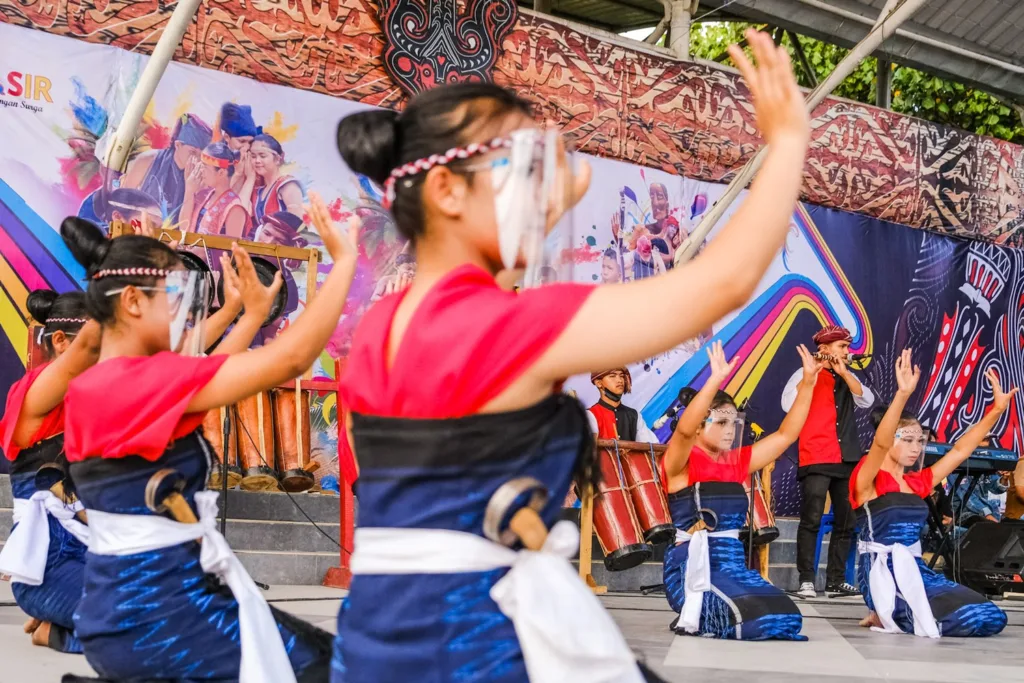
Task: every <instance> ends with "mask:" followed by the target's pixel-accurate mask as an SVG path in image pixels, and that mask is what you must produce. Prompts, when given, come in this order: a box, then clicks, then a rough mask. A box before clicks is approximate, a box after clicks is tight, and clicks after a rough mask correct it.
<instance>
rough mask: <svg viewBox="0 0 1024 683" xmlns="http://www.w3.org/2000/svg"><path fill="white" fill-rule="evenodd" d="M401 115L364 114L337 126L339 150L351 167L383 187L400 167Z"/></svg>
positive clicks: (369, 112) (349, 118)
mask: <svg viewBox="0 0 1024 683" xmlns="http://www.w3.org/2000/svg"><path fill="white" fill-rule="evenodd" d="M399 142H400V141H399V139H398V113H397V112H394V111H391V110H389V109H376V110H372V111H361V112H359V113H357V114H351V115H349V116H346V117H345V118H343V119H342V120H341V122H340V123H339V124H338V151H339V152H341V158H342V159H344V160H345V163H346V164H348V167H349V168H350V169H352V170H353V171H355V172H356V173H360V174H362V175H364V176H366V177H367V178H369V179H370V180H372V181H374V182H376V183H378V184H381V185H383V184H384V181H386V180H387V179H388V176H390V175H391V171H393V170H394V169H395V167H397V166H398V152H399V150H398V147H399Z"/></svg>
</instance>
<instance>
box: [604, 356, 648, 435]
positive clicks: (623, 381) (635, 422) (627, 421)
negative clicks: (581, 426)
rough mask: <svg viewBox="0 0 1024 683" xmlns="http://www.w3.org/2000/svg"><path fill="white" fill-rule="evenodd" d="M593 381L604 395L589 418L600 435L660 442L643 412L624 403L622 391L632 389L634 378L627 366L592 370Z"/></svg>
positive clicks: (623, 392) (626, 392) (626, 391)
mask: <svg viewBox="0 0 1024 683" xmlns="http://www.w3.org/2000/svg"><path fill="white" fill-rule="evenodd" d="M590 381H591V382H593V383H594V386H595V387H597V390H598V392H600V395H601V397H600V398H599V399H598V401H597V403H595V404H594V405H592V406H590V408H589V413H590V414H589V418H588V419H589V420H590V428H591V429H592V430H593V431H594V434H597V438H599V439H619V440H622V441H644V442H647V443H658V437H656V436H655V435H654V433H653V432H652V431H651V430H650V429H648V428H647V425H646V424H645V423H644V420H643V418H642V417H640V413H638V412H637V411H636V410H634V409H633V408H630V407H629V406H627V405H623V404H622V396H623V394H628V393H629V392H630V391H632V389H633V378H632V376H630V374H629V370H628V369H627V368H624V367H622V368H614V369H612V370H605V371H604V372H594V373H591V375H590Z"/></svg>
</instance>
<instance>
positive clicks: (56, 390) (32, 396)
mask: <svg viewBox="0 0 1024 683" xmlns="http://www.w3.org/2000/svg"><path fill="white" fill-rule="evenodd" d="M99 357H100V326H99V323H97V322H96V321H94V320H90V321H89V322H87V323H85V324H84V325H82V327H81V329H79V330H78V334H77V335H76V336H75V338H74V340H73V341H72V342H71V344H70V345H69V346H68V348H67V350H66V351H64V353H62V354H60V356H58V357H57V359H56V360H54V361H53V362H52V363H50V364H49V365H48V366H46V369H45V370H43V371H42V372H41V373H39V376H38V377H36V380H35V381H34V382H32V386H30V387H29V388H28V391H27V392H25V402H24V403H23V404H22V407H21V413H20V414H19V416H18V424H17V426H16V427H15V428H14V441H15V443H18V444H27V443H28V440H29V439H31V438H32V436H33V435H34V434H35V433H36V432H37V431H39V427H40V425H41V423H42V419H43V418H44V417H46V415H47V414H48V413H49V412H50V411H51V410H53V409H54V408H56V407H57V406H58V405H59V404H60V402H61V401H63V400H64V394H66V393H67V391H68V384H69V383H70V382H71V380H73V379H74V378H75V377H78V376H79V375H80V374H82V373H83V372H85V371H86V370H88V369H89V368H91V367H92V366H93V365H95V363H96V361H97V360H99Z"/></svg>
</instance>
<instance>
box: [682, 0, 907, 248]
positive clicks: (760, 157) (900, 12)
mask: <svg viewBox="0 0 1024 683" xmlns="http://www.w3.org/2000/svg"><path fill="white" fill-rule="evenodd" d="M925 2H927V0H904V2H902V3H901V4H900V5H899V6H898V7H897V8H896V9H894V10H893V11H892V13H891V14H889V15H882V16H879V18H878V21H876V22H875V25H874V27H873V28H872V29H871V31H870V32H868V34H867V35H866V36H864V40H862V41H860V42H859V43H857V45H856V47H854V48H853V49H852V50H850V52H849V54H847V55H846V58H845V59H843V61H841V62H839V64H837V65H836V68H835V69H834V70H833V71H832V73H830V74H829V75H828V77H827V78H826V79H825V80H823V81H822V82H821V83H819V84H818V87H816V88H815V89H814V90H812V91H811V93H810V94H809V95H808V96H807V111H814V108H815V107H817V106H818V105H819V104H820V103H821V102H822V100H824V99H825V98H826V97H827V96H828V95H829V93H831V92H832V91H833V90H835V89H836V86H838V85H839V84H840V83H842V82H843V80H844V79H845V78H846V77H847V76H849V75H850V74H851V73H853V71H854V69H856V68H857V65H858V64H860V62H861V60H863V59H864V58H865V57H867V56H868V55H870V54H871V53H872V52H874V51H875V49H876V48H877V47H878V46H879V45H881V44H882V42H883V41H884V40H885V39H886V38H888V37H890V36H891V35H893V33H895V32H896V29H897V28H898V27H899V26H900V24H902V23H903V22H905V21H906V20H907V19H909V18H910V16H911V15H913V14H914V12H916V11H917V9H918V8H919V7H921V5H923V4H924V3H925ZM767 150H768V147H767V145H766V146H764V147H762V148H761V149H760V150H758V152H757V154H755V155H754V156H753V157H752V158H751V159H750V161H748V162H747V164H746V165H745V166H744V167H743V168H742V169H740V172H739V173H737V174H736V177H735V178H733V180H732V182H731V183H729V187H727V188H726V190H725V193H724V194H723V195H722V197H721V198H720V199H719V200H718V201H717V202H716V203H715V205H714V206H713V207H711V210H710V211H708V213H707V215H706V216H704V218H703V219H702V220H701V222H700V224H699V225H697V227H696V228H694V230H693V232H692V233H691V234H690V241H689V244H688V245H687V246H686V249H684V250H682V251H680V252H677V253H676V259H675V263H676V265H679V264H680V263H685V262H686V261H689V260H690V259H691V258H693V256H694V254H696V253H697V250H698V249H699V248H700V246H701V245H702V244H703V243H704V239H705V238H706V237H707V235H708V233H709V232H711V229H712V228H714V227H715V224H716V223H718V219H720V218H721V217H722V215H723V214H725V211H726V209H728V208H729V206H731V205H732V202H733V200H735V199H736V197H738V196H739V194H740V192H742V191H743V188H745V187H746V186H747V183H749V182H750V179H751V178H753V177H754V174H755V173H757V169H759V168H760V167H761V163H762V162H763V161H764V157H765V154H766V153H767Z"/></svg>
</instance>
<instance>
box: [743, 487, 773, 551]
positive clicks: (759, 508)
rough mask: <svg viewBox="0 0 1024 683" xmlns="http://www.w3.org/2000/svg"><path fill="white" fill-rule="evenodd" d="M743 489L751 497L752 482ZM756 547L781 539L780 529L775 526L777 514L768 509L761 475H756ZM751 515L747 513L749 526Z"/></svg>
mask: <svg viewBox="0 0 1024 683" xmlns="http://www.w3.org/2000/svg"><path fill="white" fill-rule="evenodd" d="M743 488H744V489H746V491H747V496H748V497H750V495H751V494H750V480H749V479H748V480H747V481H744V482H743ZM753 499H754V525H753V528H754V545H765V544H766V543H771V542H772V541H774V540H775V539H776V538H778V537H779V528H778V527H777V526H775V513H773V512H772V511H771V509H770V508H769V507H768V501H767V500H765V497H764V489H762V488H761V475H760V474H755V475H754V494H753ZM749 518H750V513H749V512H748V513H747V526H748V527H749V526H750V519H749Z"/></svg>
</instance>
